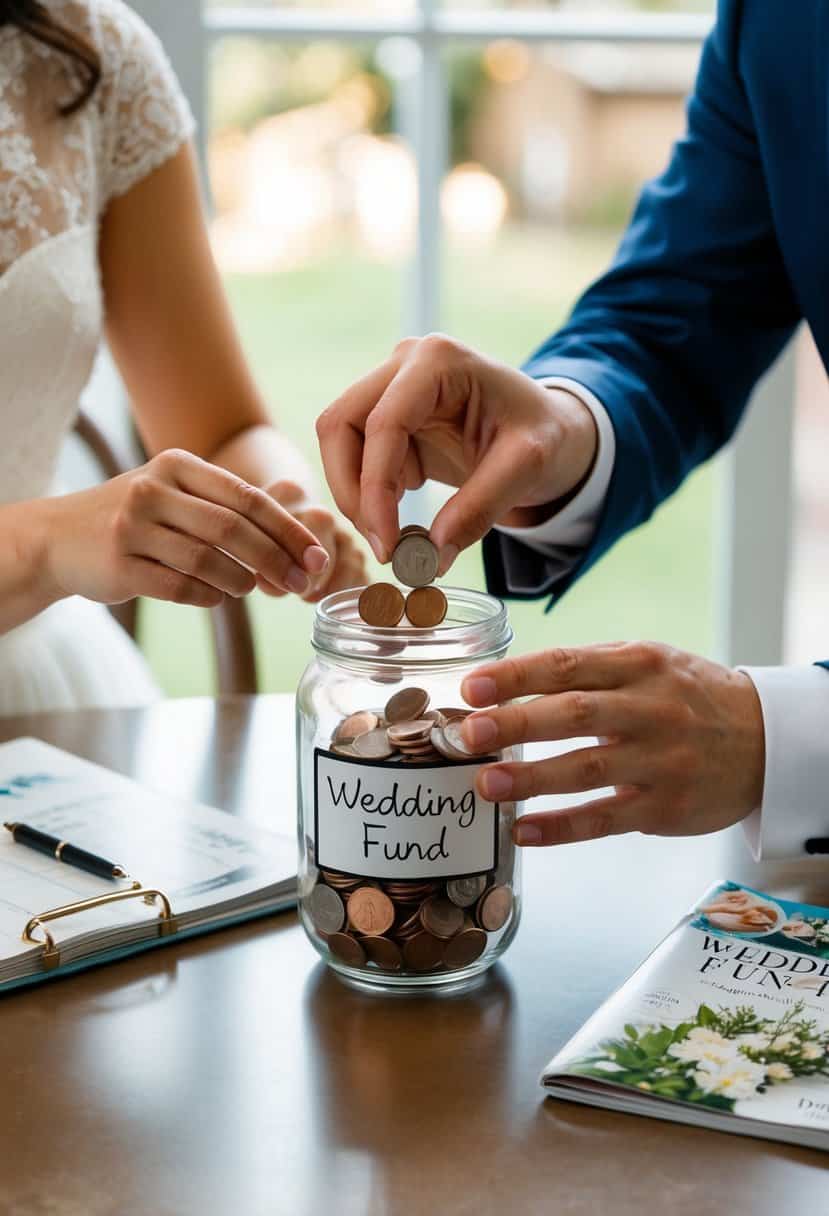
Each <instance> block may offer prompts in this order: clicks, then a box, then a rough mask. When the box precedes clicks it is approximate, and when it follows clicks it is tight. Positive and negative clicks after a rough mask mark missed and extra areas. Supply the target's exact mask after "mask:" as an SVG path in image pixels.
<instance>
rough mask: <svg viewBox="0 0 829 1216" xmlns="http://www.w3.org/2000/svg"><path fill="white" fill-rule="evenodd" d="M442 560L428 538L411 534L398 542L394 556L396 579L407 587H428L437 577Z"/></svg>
mask: <svg viewBox="0 0 829 1216" xmlns="http://www.w3.org/2000/svg"><path fill="white" fill-rule="evenodd" d="M439 564H440V558H439V557H438V551H437V549H436V548H435V546H434V545H433V544H432V542H431V541H430V540H429V538H428V536H423V535H421V533H419V532H410V533H409V534H408V535H407V536H404V537H402V538H401V540H399V541H398V543H397V545H396V547H395V550H394V553H393V554H392V559H391V567H392V570H393V571H394V577H395V578H396V579H397V581H398V582H399V583H403V584H404V586H406V587H426V586H428V584H429V583H433V582H434V581H435V578H436V576H437V572H438V566H439Z"/></svg>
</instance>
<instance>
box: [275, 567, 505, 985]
mask: <svg viewBox="0 0 829 1216" xmlns="http://www.w3.org/2000/svg"><path fill="white" fill-rule="evenodd" d="M443 591H444V593H445V595H446V598H447V601H448V611H447V614H446V617H445V619H444V621H443V623H442V624H440V625H438V626H436V627H434V628H428V629H420V628H415V627H413V626H409V625H398V626H396V627H394V628H389V629H385V628H378V627H375V626H372V625H366V624H365V623H364V622H363V621H362V620H361V619H360V616H359V614H358V611H357V601H358V598H359V591H358V590H350V591H341V592H337V593H336V594H334V595H331V596H329V597H328V598H327V599H325V600H323V601H322V603H321V604H320V605H319V606H318V608H317V613H316V617H315V621H314V634H313V646H314V650H315V651H316V656H315V658H314V660H313V661H312V662H311V663H310V665H309V666H308V668H307V669H306V671H305V673H304V675H303V677H302V680H301V682H300V685H299V689H298V692H297V701H296V706H297V761H298V763H297V774H298V777H297V779H298V787H299V788H298V795H299V796H298V807H299V909H300V916H301V919H302V923H303V926H304V928H305V931H306V933H307V934H308V937H309V938H310V940H311V942H312V943H313V945H314V947H315V948H316V949H317V951H318V952H319V954H320V955H321V956H322V958H323V959H324V960H325V962H326V963H327V964H328V965H329V967H331V968H333V969H334V971H336V972H337V973H338V975H339V976H340V977H341V978H343V979H345V980H346V981H348V982H349V983H351V984H353V985H356V986H357V987H361V988H369V989H372V990H376V989H381V990H387V991H388V990H389V989H396V990H400V989H404V990H405V989H409V990H414V989H418V990H420V989H423V988H441V989H448V988H451V989H453V990H454V989H457V988H459V987H466V986H467V985H468V984H469V983H470V982H471V981H472V980H474V979H475V978H476V977H477V976H479V975H480V974H481V973H482V972H483V971H485V970H486V969H487V968H488V967H490V966H491V965H492V963H494V962H495V960H496V959H497V958H499V957H500V955H501V954H503V952H504V950H505V949H506V948H507V946H508V945H509V943H510V942H511V941H512V938H513V936H514V935H515V931H516V929H517V927H518V920H519V916H520V910H521V906H520V877H519V860H518V859H519V855H520V850H516V849H515V847H514V845H513V841H512V826H513V823H514V822H515V804H514V803H513V802H502V803H500V804H493V803H491V802H487V801H486V800H484V799H482V798H481V796H480V795H479V794H478V793H477V791H476V790H475V776H476V774H477V772H478V770H479V769H480V768H481V766H482V765H483V764H484V763H492V762H493V761H494V760H501V759H506V760H514V759H520V755H519V749H517V748H511V749H508V750H506V751H503V752H500V753H497V754H492V755H488V756H486V757H478V756H475V757H473V756H470V755H469V754H468V752H466V750H465V745H464V743H463V740H462V737H461V735H460V733H459V729H460V721H461V719H462V718H463V716H465V714H466V713H468V712H469V711H468V709H466V710H465V709H464V708H463V706H464V701H463V698H462V697H461V694H460V685H461V682H462V681H463V679H464V678H465V677H466V676H467V675H468V674H469V672H470V671H472V670H473V669H474V668H476V667H478V666H480V664H482V663H486V662H491V661H493V660H495V659H500V658H503V656H504V655H505V654H506V651H507V648H508V646H509V644H510V642H511V641H512V630H511V628H510V625H509V620H508V618H507V613H506V609H505V608H504V605H503V604H502V603H501V602H500V601H499V600H496V599H493V598H492V596H489V595H484V594H482V593H480V592H477V591H464V590H460V589H458V588H443Z"/></svg>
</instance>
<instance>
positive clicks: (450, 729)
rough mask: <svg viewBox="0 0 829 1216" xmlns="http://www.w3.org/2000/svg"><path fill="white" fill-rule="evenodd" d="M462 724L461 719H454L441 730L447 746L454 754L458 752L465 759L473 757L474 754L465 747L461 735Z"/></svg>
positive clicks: (462, 720)
mask: <svg viewBox="0 0 829 1216" xmlns="http://www.w3.org/2000/svg"><path fill="white" fill-rule="evenodd" d="M463 723H464V719H463V718H454V719H453V720H452V721H451V722H447V723H446V725H445V726H444V728H443V735H444V738H445V739H446V742H447V743H448V744H449V746H450V747H453V748H454V749H455V751H456V752H460V753H461V755H462V756H465V757H468V756H473V755H474V754H475V753H474V752H472V751H470V749H469V748H468V747H467V746H466V743H465V742H464V738H463V735H462V734H461V727H462V726H463Z"/></svg>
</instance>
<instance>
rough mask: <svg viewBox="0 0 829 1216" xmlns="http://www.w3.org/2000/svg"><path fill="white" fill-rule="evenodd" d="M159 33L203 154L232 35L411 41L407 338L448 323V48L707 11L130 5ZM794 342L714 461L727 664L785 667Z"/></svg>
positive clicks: (665, 21) (707, 23) (700, 21)
mask: <svg viewBox="0 0 829 1216" xmlns="http://www.w3.org/2000/svg"><path fill="white" fill-rule="evenodd" d="M132 3H133V7H134V8H135V9H136V10H137V11H138V12H139V13H141V15H142V16H144V17H145V19H146V20H147V21H149V23H150V24H151V25H153V26H154V27H155V29H156V30H157V32H158V33H159V35H160V37H161V40H162V42H163V43H164V45H165V47H166V49H167V52H168V54H169V55H170V58H171V60H172V62H173V65H174V67H175V68H176V71H177V72H178V75H179V78H180V80H181V82H182V85H183V87H184V89H185V92H186V93H187V94H188V96H189V99H190V102H191V105H192V107H193V110H194V112H195V115H196V118H197V121H198V124H199V132H200V136H199V138H200V140H201V150H202V153H204V151H205V141H206V133H207V126H208V121H207V116H208V106H207V89H208V56H209V50H210V47H211V45H212V44H213V42H214V41H215V40H217V39H219V38H223V37H228V36H232V35H246V36H256V37H266V38H273V39H276V40H279V41H297V40H308V39H313V38H321V37H324V38H330V39H336V40H343V41H360V42H376V41H381V40H382V39H384V38H406V39H410V40H411V41H412V42H413V43H414V44H415V46H416V47H417V50H418V55H417V57H416V64H417V67H416V70H415V71H414V73H413V74H412V75H411V76H409V77H407V78H406V79H405V80H401V81H399V82H397V85H398V89H399V91H400V92H401V93H402V97H401V104H400V105H399V106H398V115H399V119H398V123H399V127H400V133H401V135H403V136H404V137H405V138H406V139H407V141H408V142H409V143H410V144H411V146H412V148H413V150H414V154H415V158H416V164H417V181H418V192H419V210H418V223H417V232H416V240H415V251H414V256H413V261H412V272H411V275H410V279H409V283H408V285H407V299H406V306H405V309H404V318H405V319H404V323H403V324H402V326H401V333H409V334H411V333H415V334H424V333H428V332H431V331H433V330H436V329H438V328H439V326H440V296H441V213H440V188H441V183H442V181H443V177H444V174H445V171H446V168H447V159H448V158H447V150H448V146H449V144H448V90H447V81H446V72H445V65H444V61H443V51H444V50H445V49H446V48H447V47H449V46H451V45H453V44H457V43H466V44H470V43H472V44H474V43H485V42H489V41H491V40H493V39H496V38H511V39H516V40H518V41H521V42H525V43H539V42H544V43H548V44H550V43H552V44H567V43H571V44H572V43H577V42H587V41H596V40H600V41H607V42H616V43H618V42H627V43H640V44H641V43H648V44H651V45H662V46H676V45H701V43H702V42H703V40H704V38H705V37H706V35H707V33H708V32H709V30H710V28H711V26H712V20H713V19H712V17H711V16H709V15H707V14H683V13H644V12H643V13H624V12H622V13H612V12H611V13H606V14H602V13H577V12H575V11H573V10H565V11H563V12H562V11H556V10H552V11H550V12H539V11H537V10H534V11H531V12H522V11H521V10H520V9H516V10H513V9H493V10H482V11H465V10H462V9H459V10H447V9H442V8H441V7H440V6H439V3H438V2H437V0H415V8H414V9H413V10H412V11H410V12H406V13H400V14H397V15H394V14H392V15H389V14H386V13H382V14H380V13H377V14H373V13H367V14H360V13H354V14H352V13H348V12H342V11H341V10H337V9H335V8H331V9H315V8H287V7H280V6H273V7H269V8H252V7H231V6H229V5H228V6H219V7H216V8H214V7H207V6H206V5H205V4H204V3H203V0H176V3H175V4H171V3H170V0H132ZM793 345H794V344H793V343H792V344H790V347H789V349H788V351H787V352H786V353H785V354H784V355H783V356H782V357H781V358H780V359H779V360H778V362H777V364H776V365H775V367H774V368H772V370H771V371H770V372H769V373H768V374H767V375H766V377H765V378H764V379H763V381H762V382H761V383H760V384H759V385H758V387H757V389H756V390H755V393H754V397H753V400H752V406H751V409H750V413H749V417H748V418H747V420H746V422H745V423H744V425H743V426H742V427H741V428H740V433H739V435H738V438H737V440H736V441H735V442H733V443H732V444H730V445H729V446H728V448H727V449H726V451H725V452H724V453H723V454H722V455H721V456H720V457H719V460H720V462H721V464H722V476H721V486H722V491H721V494H720V496H719V502H718V503H717V512H718V514H717V521H716V523H717V527H716V535H717V543H718V551H717V552H716V553H715V555H714V560H715V562H716V565H717V577H716V588H717V591H716V595H717V603H716V605H715V612H716V642H715V652H716V654H717V657H719V658H720V659H721V660H722V661H724V662H728V663H732V664H734V663H738V662H742V663H753V664H775V663H779V662H781V661H782V655H783V646H784V634H785V609H786V600H787V591H788V582H789V560H790V552H791V525H792V501H793V492H792V488H793V483H792V439H793V413H794V411H793V403H794V357H793V351H792V347H793Z"/></svg>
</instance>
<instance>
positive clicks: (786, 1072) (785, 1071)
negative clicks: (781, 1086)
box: [766, 1061, 794, 1081]
mask: <svg viewBox="0 0 829 1216" xmlns="http://www.w3.org/2000/svg"><path fill="white" fill-rule="evenodd" d="M766 1075H767V1076H769V1077H771V1079H772V1081H788V1080H790V1079H791V1078H792V1077H793V1076H794V1073H793V1072H792V1070H791V1069H790V1068H789V1066H788V1064H783V1063H782V1061H777V1062H776V1063H775V1064H767V1065H766Z"/></svg>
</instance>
